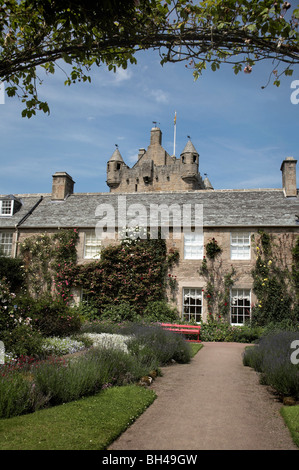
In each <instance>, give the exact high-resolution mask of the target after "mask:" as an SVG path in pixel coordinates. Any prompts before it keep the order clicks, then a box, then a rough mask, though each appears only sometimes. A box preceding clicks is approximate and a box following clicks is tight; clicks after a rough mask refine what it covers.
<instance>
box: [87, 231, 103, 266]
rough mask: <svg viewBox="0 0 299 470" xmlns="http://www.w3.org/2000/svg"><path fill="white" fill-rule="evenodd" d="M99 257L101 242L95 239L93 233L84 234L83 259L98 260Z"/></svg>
mask: <svg viewBox="0 0 299 470" xmlns="http://www.w3.org/2000/svg"><path fill="white" fill-rule="evenodd" d="M100 257H101V240H100V239H99V238H96V235H95V233H92V232H90V233H88V232H87V233H85V240H84V258H85V259H100Z"/></svg>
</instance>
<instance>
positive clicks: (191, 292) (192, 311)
mask: <svg viewBox="0 0 299 470" xmlns="http://www.w3.org/2000/svg"><path fill="white" fill-rule="evenodd" d="M201 313H202V289H197V288H196V289H194V288H184V289H183V320H184V321H190V320H195V321H196V322H197V323H199V322H200V321H201Z"/></svg>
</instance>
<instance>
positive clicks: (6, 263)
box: [0, 252, 25, 292]
mask: <svg viewBox="0 0 299 470" xmlns="http://www.w3.org/2000/svg"><path fill="white" fill-rule="evenodd" d="M22 263H23V262H22V260H21V259H19V258H10V257H8V256H3V255H1V252H0V279H2V278H5V279H6V280H7V282H8V284H9V285H10V288H11V291H12V292H17V291H20V290H21V288H22V287H24V285H25V273H24V269H23V265H22Z"/></svg>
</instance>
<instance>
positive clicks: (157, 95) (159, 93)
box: [150, 89, 168, 103]
mask: <svg viewBox="0 0 299 470" xmlns="http://www.w3.org/2000/svg"><path fill="white" fill-rule="evenodd" d="M150 95H151V96H152V97H153V98H154V99H155V101H156V102H157V103H167V102H168V94H167V93H166V92H165V91H163V90H160V89H157V90H152V91H151V92H150Z"/></svg>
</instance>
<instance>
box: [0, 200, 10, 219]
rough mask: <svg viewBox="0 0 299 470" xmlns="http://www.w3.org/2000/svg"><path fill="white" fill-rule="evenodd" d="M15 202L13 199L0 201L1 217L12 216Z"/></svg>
mask: <svg viewBox="0 0 299 470" xmlns="http://www.w3.org/2000/svg"><path fill="white" fill-rule="evenodd" d="M12 210H13V201H12V200H11V199H3V200H2V201H0V215H6V216H9V215H12Z"/></svg>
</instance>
